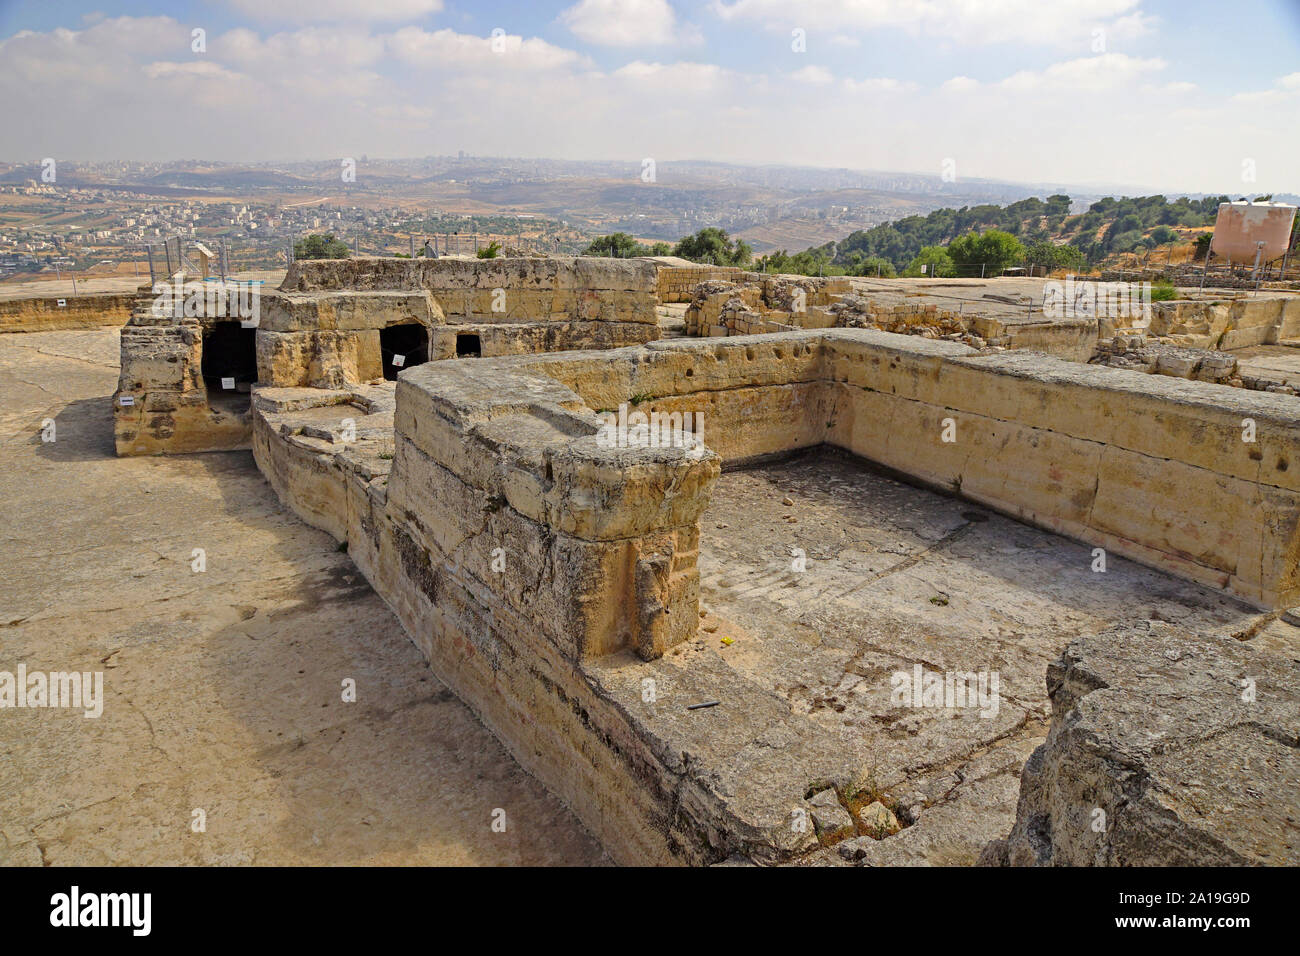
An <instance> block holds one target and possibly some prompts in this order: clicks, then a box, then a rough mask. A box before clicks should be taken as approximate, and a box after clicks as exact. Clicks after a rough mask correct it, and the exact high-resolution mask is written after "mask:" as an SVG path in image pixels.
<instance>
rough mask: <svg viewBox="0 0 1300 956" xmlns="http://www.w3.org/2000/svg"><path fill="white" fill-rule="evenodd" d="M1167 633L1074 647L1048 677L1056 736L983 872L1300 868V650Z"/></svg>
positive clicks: (1123, 629)
mask: <svg viewBox="0 0 1300 956" xmlns="http://www.w3.org/2000/svg"><path fill="white" fill-rule="evenodd" d="M1289 644H1290V654H1289V656H1278V655H1276V654H1273V653H1271V652H1270V650H1269V649H1268V648H1265V647H1260V646H1256V645H1255V644H1254V642H1253V641H1252V640H1237V639H1234V638H1232V637H1226V636H1222V635H1213V636H1211V635H1202V634H1198V633H1196V632H1195V631H1189V630H1188V629H1187V628H1185V627H1181V626H1177V625H1173V624H1169V623H1166V622H1163V621H1142V622H1138V623H1134V624H1125V625H1119V626H1117V627H1114V628H1111V629H1108V630H1106V631H1104V632H1102V633H1099V634H1093V635H1089V636H1086V637H1083V638H1080V639H1079V640H1076V641H1074V642H1072V643H1071V644H1070V646H1069V647H1068V648H1067V649H1066V650H1065V652H1064V654H1062V656H1061V658H1060V659H1059V660H1057V661H1056V662H1054V663H1053V664H1052V666H1051V667H1050V668H1049V669H1048V672H1047V686H1048V690H1049V692H1050V694H1051V699H1052V726H1051V731H1050V733H1049V734H1048V737H1047V741H1046V742H1045V743H1044V744H1043V745H1042V746H1041V747H1040V748H1039V749H1037V750H1035V751H1034V753H1033V755H1032V756H1031V757H1030V759H1029V762H1028V763H1027V764H1026V765H1025V771H1024V777H1023V783H1022V786H1021V793H1020V804H1019V808H1018V811H1017V814H1016V823H1015V827H1014V828H1013V829H1012V830H1011V833H1010V836H1009V837H1008V838H1007V839H1005V840H999V841H997V842H995V843H993V844H991V845H990V846H989V847H988V849H987V850H986V852H985V853H984V855H983V857H982V862H984V863H992V864H1002V865H1006V864H1011V865H1015V866H1115V865H1123V866H1236V865H1243V864H1269V865H1273V866H1295V865H1296V863H1297V862H1300V822H1298V821H1297V815H1296V809H1297V807H1296V794H1297V793H1300V695H1297V693H1296V677H1297V670H1298V667H1297V659H1296V651H1297V650H1300V642H1297V641H1295V640H1294V639H1292V640H1291V641H1290V642H1289Z"/></svg>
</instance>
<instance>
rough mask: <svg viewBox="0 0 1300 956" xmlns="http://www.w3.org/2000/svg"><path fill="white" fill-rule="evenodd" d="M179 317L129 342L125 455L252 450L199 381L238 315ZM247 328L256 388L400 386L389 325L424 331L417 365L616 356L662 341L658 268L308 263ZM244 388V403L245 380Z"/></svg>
mask: <svg viewBox="0 0 1300 956" xmlns="http://www.w3.org/2000/svg"><path fill="white" fill-rule="evenodd" d="M176 311H177V310H173V309H171V308H162V309H160V310H148V309H146V310H145V311H143V312H137V314H136V315H135V316H134V317H133V318H132V320H131V323H130V325H129V326H128V329H127V330H126V332H129V333H130V334H124V335H123V338H122V367H123V375H122V378H121V380H120V383H119V389H118V394H117V396H115V426H116V432H117V449H118V454H123V455H126V454H155V453H158V452H169V451H199V450H205V449H225V448H232V447H246V446H247V445H248V442H249V440H250V434H251V433H250V430H249V429H250V424H251V419H250V418H249V417H248V415H247V412H246V410H238V409H233V408H231V407H230V403H229V402H225V403H224V404H223V403H217V404H214V401H215V400H216V399H225V398H227V397H230V396H225V395H216V394H214V392H215V391H218V390H219V386H218V385H216V384H214V382H213V381H209V382H208V383H207V384H206V386H205V383H204V381H203V378H202V376H201V375H200V373H199V370H200V369H201V367H202V366H203V342H204V333H205V331H207V332H210V331H211V330H212V328H213V326H214V325H215V324H217V323H218V322H221V321H224V320H226V319H228V318H229V317H228V316H226V315H224V314H217V313H216V312H215V311H214V310H211V309H208V310H206V311H204V310H199V313H198V314H196V315H189V314H185V312H186V310H179V311H181V312H182V314H181V315H177V314H176ZM188 311H191V312H192V311H194V310H193V309H190V310H188ZM210 313H211V314H210ZM246 324H250V325H254V326H255V328H256V331H255V333H250V334H251V335H252V336H253V338H254V340H255V350H256V367H257V376H256V377H257V381H258V382H259V383H261V384H264V385H271V386H279V387H298V386H304V387H314V388H342V387H347V386H355V385H360V384H363V383H365V382H370V381H376V380H379V379H381V378H383V377H385V375H387V377H390V378H391V377H392V373H394V372H395V370H396V369H395V367H394V363H395V362H397V363H401V366H400V367H406V366H407V360H408V359H411V357H410V356H406V355H400V356H398V357H395V355H394V350H393V349H385V348H384V346H383V333H384V331H385V330H391V329H392V328H393V327H394V326H405V325H411V326H418V327H419V328H421V329H423V330H424V335H425V337H426V340H427V341H426V344H424V345H423V346H421V348H422V349H423V354H422V355H421V356H420V357H419V358H418V359H413V361H423V360H424V359H425V358H426V357H427V359H428V360H430V361H437V360H441V359H450V358H456V357H458V356H461V355H472V356H495V355H515V354H525V353H530V352H545V351H561V350H567V349H609V348H621V347H625V346H629V345H638V344H641V343H644V342H647V341H652V340H654V339H656V338H658V336H659V326H658V322H657V319H656V316H655V269H654V266H653V265H651V264H650V263H649V262H645V261H640V260H619V259H598V258H588V257H576V258H563V259H561V258H550V259H485V260H463V259H449V258H444V259H414V260H412V259H346V260H312V261H300V262H297V263H295V264H294V265H293V267H291V269H290V270H289V272H288V274H287V275H286V277H285V281H284V283H283V284H282V286H281V291H279V292H268V293H262V294H261V295H260V298H259V302H258V315H257V316H256V317H255V319H254V320H253V321H251V322H249V323H246ZM136 329H149V330H150V331H149V332H148V333H147V334H145V333H137V331H135V330H136ZM136 352H139V353H140V354H139V355H136V354H134V353H136ZM163 352H165V353H166V358H165V359H161V360H160V359H159V355H160V354H162V353H163ZM160 362H161V364H160ZM164 366H166V367H164ZM236 391H242V392H243V393H244V394H247V388H245V387H244V386H243V385H242V384H241V385H240V386H239V388H238V389H236ZM210 399H211V400H210ZM205 432H208V433H210V434H209V435H208V436H207V437H206V438H205V435H204V433H205Z"/></svg>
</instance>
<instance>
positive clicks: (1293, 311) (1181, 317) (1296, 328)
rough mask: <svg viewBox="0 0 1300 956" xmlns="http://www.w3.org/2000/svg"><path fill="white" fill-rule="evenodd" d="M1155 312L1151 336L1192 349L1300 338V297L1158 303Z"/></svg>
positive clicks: (1152, 315)
mask: <svg viewBox="0 0 1300 956" xmlns="http://www.w3.org/2000/svg"><path fill="white" fill-rule="evenodd" d="M1151 313H1152V314H1151V324H1150V327H1149V328H1148V329H1147V332H1148V334H1150V335H1153V336H1160V337H1164V338H1167V339H1168V340H1169V341H1170V342H1172V343H1173V344H1175V345H1184V346H1189V347H1191V348H1208V349H1222V350H1230V349H1243V348H1249V347H1251V346H1253V345H1263V344H1266V343H1269V342H1279V341H1281V340H1283V339H1295V338H1300V296H1291V297H1286V298H1241V299H1234V300H1230V301H1222V302H1202V301H1189V300H1177V301H1173V302H1155V303H1153V304H1152V306H1151Z"/></svg>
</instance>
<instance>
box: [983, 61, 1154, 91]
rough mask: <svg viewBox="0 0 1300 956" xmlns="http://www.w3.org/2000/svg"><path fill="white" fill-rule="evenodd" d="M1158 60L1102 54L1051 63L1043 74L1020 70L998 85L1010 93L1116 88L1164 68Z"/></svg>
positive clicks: (1041, 72)
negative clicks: (1011, 91) (1010, 91)
mask: <svg viewBox="0 0 1300 956" xmlns="http://www.w3.org/2000/svg"><path fill="white" fill-rule="evenodd" d="M1165 65H1166V64H1165V61H1164V60H1161V59H1157V58H1151V59H1140V58H1137V57H1131V56H1128V55H1126V54H1124V53H1103V54H1101V55H1099V56H1085V57H1080V58H1079V59H1077V60H1065V61H1064V62H1061V63H1053V64H1052V65H1051V66H1049V67H1048V68H1047V69H1045V70H1042V71H1034V70H1021V71H1020V72H1018V73H1014V74H1012V75H1011V76H1009V77H1007V78H1006V79H1005V80H1003V81H1002V82H1001V84H999V85H1000V86H1001V87H1002V88H1003V89H1007V90H1013V91H1032V90H1055V91H1061V92H1082V91H1098V90H1107V89H1116V88H1121V87H1126V86H1129V85H1130V84H1132V83H1133V82H1134V81H1135V80H1136V79H1138V78H1139V77H1141V76H1143V75H1144V74H1147V73H1153V72H1157V71H1159V70H1163V69H1164V68H1165Z"/></svg>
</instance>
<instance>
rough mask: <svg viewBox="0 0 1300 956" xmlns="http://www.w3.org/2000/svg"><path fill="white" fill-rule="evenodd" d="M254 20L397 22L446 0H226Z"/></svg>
mask: <svg viewBox="0 0 1300 956" xmlns="http://www.w3.org/2000/svg"><path fill="white" fill-rule="evenodd" d="M226 2H227V4H228V5H229V6H231V7H233V8H234V9H235V10H236V11H238V12H239V13H242V14H244V15H245V16H247V17H251V18H253V19H255V20H276V21H284V22H286V23H323V22H344V23H364V22H374V23H394V22H397V21H401V20H418V19H420V18H421V17H427V16H429V15H431V14H434V13H438V12H439V11H440V10H442V6H443V0H226Z"/></svg>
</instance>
